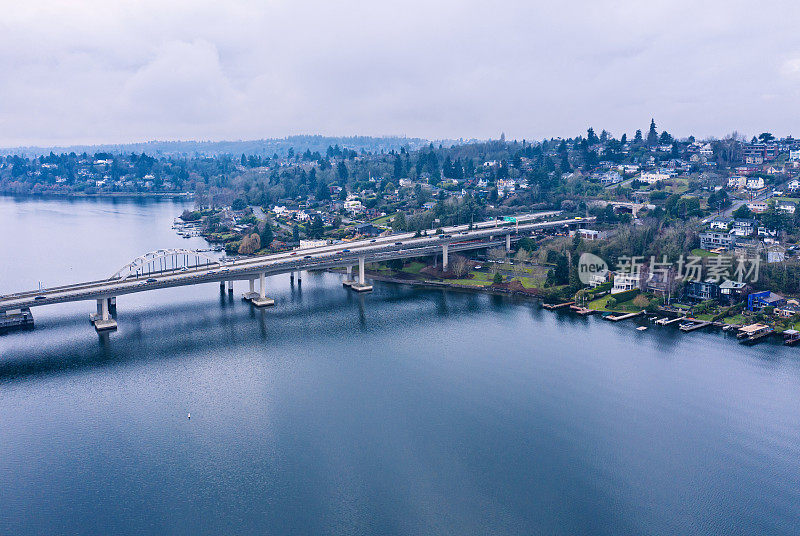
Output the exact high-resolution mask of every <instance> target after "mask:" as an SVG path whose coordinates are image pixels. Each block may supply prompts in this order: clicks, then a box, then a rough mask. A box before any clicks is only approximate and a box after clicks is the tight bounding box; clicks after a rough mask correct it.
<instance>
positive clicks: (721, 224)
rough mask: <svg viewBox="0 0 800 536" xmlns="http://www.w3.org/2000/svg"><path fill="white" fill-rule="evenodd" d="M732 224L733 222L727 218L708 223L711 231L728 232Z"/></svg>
mask: <svg viewBox="0 0 800 536" xmlns="http://www.w3.org/2000/svg"><path fill="white" fill-rule="evenodd" d="M730 224H731V220H729V219H727V218H714V219H713V220H711V221H710V222H709V223H708V227H709V228H710V229H718V230H721V231H727V230H728V226H729V225H730Z"/></svg>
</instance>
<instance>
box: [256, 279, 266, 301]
mask: <svg viewBox="0 0 800 536" xmlns="http://www.w3.org/2000/svg"><path fill="white" fill-rule="evenodd" d="M258 284H259V289H258V296H259V297H260V298H261V299H262V300H263V299H264V298H266V297H267V281H266V274H263V273H262V274H259V276H258Z"/></svg>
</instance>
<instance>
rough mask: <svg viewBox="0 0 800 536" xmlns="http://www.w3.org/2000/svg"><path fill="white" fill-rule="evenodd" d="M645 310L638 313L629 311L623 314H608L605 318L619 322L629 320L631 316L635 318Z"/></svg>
mask: <svg viewBox="0 0 800 536" xmlns="http://www.w3.org/2000/svg"><path fill="white" fill-rule="evenodd" d="M642 312H643V311H639V312H638V313H627V314H621V315H613V314H611V315H606V316H604V317H603V320H609V321H611V322H619V321H620V320H627V319H629V318H634V317H636V316H639V315H641V314H642Z"/></svg>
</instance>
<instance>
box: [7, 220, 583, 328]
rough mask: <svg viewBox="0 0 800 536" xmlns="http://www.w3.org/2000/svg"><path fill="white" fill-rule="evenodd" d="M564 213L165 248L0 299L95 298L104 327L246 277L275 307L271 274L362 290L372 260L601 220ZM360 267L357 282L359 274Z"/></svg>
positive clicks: (500, 242) (250, 296) (260, 300)
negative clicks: (321, 278) (147, 296)
mask: <svg viewBox="0 0 800 536" xmlns="http://www.w3.org/2000/svg"><path fill="white" fill-rule="evenodd" d="M558 215H559V213H558V212H543V213H536V214H525V215H520V216H517V217H515V218H513V221H505V222H498V221H491V222H481V223H478V224H475V225H473V226H472V229H469V227H468V226H467V225H460V226H453V227H447V228H444V229H443V233H442V234H439V235H434V234H432V233H431V234H429V235H428V236H415V234H414V233H399V234H392V235H388V236H381V237H377V238H372V239H362V240H356V241H352V242H342V243H338V244H332V245H326V246H320V247H314V248H307V249H298V250H294V251H291V252H284V253H277V254H274V255H264V256H258V257H248V258H244V259H239V260H235V261H228V262H223V261H220V260H219V259H215V258H212V257H210V256H207V255H206V254H205V253H201V252H197V251H192V250H182V249H179V250H159V251H155V252H152V253H147V254H145V255H142V256H141V257H138V258H136V259H134V260H133V261H132V262H131V263H129V264H127V265H126V266H124V267H122V268H121V269H120V270H118V271H117V272H115V273H114V275H112V276H111V277H110V278H108V279H105V280H100V281H87V282H83V283H75V284H71V285H63V286H58V287H51V288H45V289H40V290H33V291H28V292H17V293H14V294H8V295H4V296H0V317H3V316H6V317H8V316H7V315H14V314H24V312H25V311H26V310H27V309H29V308H32V307H39V306H44V305H52V304H57V303H65V302H73V301H94V300H96V302H97V312H96V313H93V314H92V315H91V320H92V323H93V324H94V326H95V328H96V329H97V330H98V331H103V330H109V329H115V328H116V327H117V323H116V320H114V318H112V316H111V314H110V309H111V308H113V307H115V306H116V298H117V296H122V295H125V294H132V293H136V292H147V291H151V290H158V289H163V288H171V287H181V286H187V285H198V284H202V283H213V282H218V283H219V284H220V287H221V288H223V289H224V288H225V286H226V284H227V287H228V291H229V292H233V282H234V281H247V282H248V283H249V291H248V292H247V293H245V294H244V296H243V297H244V298H245V299H246V300H249V301H250V302H251V303H252V304H253V305H254V306H256V307H264V306H268V305H273V304H274V301H273V300H272V299H270V298H269V297H268V296H267V293H266V291H267V289H266V282H265V278H266V276H268V275H275V274H281V273H290V274H292V277H294V273H295V272H300V271H302V270H326V269H331V268H346V269H347V279H346V280H345V281H344V285H345V286H349V287H350V288H352V289H353V290H355V291H359V292H363V291H369V290H372V286H370V285H369V284H368V283H367V281H366V279H365V277H364V265H365V263H367V262H381V261H389V260H395V259H406V258H413V257H423V256H431V255H437V256H438V255H441V256H442V265H443V268H445V269H446V268H447V264H448V255H449V254H450V253H451V252H458V251H468V250H478V249H485V248H491V247H503V246H504V247H505V248H506V250H507V251H508V250H510V249H511V243H512V242H513V241H516V240H518V239H520V238H522V237H523V236H527V235H530V234H531V233H534V232H536V231H538V230H546V229H566V228H576V227H579V226H581V225H583V224H585V223H588V222H591V221H594V218H571V219H556V220H549V221H542V220H543V219H544V218H547V217H557V216H558ZM353 267H358V271H357V279H353V273H352V270H353ZM256 281H258V288H257V289H256Z"/></svg>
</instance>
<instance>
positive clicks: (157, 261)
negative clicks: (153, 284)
mask: <svg viewBox="0 0 800 536" xmlns="http://www.w3.org/2000/svg"><path fill="white" fill-rule="evenodd" d="M214 266H220V262H219V259H216V258H214V257H212V256H210V255H207V254H206V253H204V252H202V251H196V250H192V249H159V250H156V251H151V252H149V253H145V254H144V255H140V256H139V257H136V258H135V259H133V260H132V261H131V262H129V263H128V264H126V265H125V266H123V267H122V268H120V269H119V270H117V271H116V272H115V273H114V274H113V275H112V276H111V277H109V279H128V278H129V277H143V276H149V275H156V274H164V273H170V272H179V271H182V270H189V269H191V268H212V267H214Z"/></svg>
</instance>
